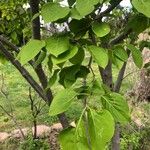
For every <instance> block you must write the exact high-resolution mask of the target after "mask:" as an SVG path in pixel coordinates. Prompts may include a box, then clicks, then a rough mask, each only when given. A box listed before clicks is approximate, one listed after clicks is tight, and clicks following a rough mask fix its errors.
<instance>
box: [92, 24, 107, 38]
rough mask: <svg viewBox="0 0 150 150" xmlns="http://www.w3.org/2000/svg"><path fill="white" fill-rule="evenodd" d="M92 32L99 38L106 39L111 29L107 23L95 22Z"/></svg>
mask: <svg viewBox="0 0 150 150" xmlns="http://www.w3.org/2000/svg"><path fill="white" fill-rule="evenodd" d="M92 30H93V32H94V33H95V34H96V35H97V36H98V37H104V36H106V35H107V34H108V33H109V32H110V27H109V25H108V24H107V23H105V22H102V23H99V22H94V23H93V24H92Z"/></svg>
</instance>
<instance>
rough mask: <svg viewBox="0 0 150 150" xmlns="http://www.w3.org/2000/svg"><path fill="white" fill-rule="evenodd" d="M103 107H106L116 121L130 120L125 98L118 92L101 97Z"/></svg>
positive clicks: (125, 121) (124, 121)
mask: <svg viewBox="0 0 150 150" xmlns="http://www.w3.org/2000/svg"><path fill="white" fill-rule="evenodd" d="M101 100H102V104H103V107H104V109H107V110H108V111H109V112H110V113H111V114H112V116H113V117H114V119H115V121H116V122H120V123H127V122H128V121H129V120H130V115H129V107H128V104H127V102H126V100H125V98H124V97H123V96H122V95H120V94H118V93H110V94H106V95H104V96H102V98H101Z"/></svg>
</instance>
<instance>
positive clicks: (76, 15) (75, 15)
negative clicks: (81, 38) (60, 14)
mask: <svg viewBox="0 0 150 150" xmlns="http://www.w3.org/2000/svg"><path fill="white" fill-rule="evenodd" d="M70 16H71V17H72V18H73V19H77V20H80V19H82V16H81V15H80V13H79V12H78V10H77V9H76V8H75V7H73V8H72V9H71V15H70Z"/></svg>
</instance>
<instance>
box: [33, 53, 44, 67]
mask: <svg viewBox="0 0 150 150" xmlns="http://www.w3.org/2000/svg"><path fill="white" fill-rule="evenodd" d="M45 58H46V52H45V51H41V52H40V55H39V56H38V59H37V60H36V61H35V63H34V68H36V67H37V66H38V65H39V64H41V63H42V62H43V60H44V59H45Z"/></svg>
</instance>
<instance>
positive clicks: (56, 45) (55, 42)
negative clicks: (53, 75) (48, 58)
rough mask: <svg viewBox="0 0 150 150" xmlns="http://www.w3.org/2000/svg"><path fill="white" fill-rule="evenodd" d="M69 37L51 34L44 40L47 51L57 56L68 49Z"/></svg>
mask: <svg viewBox="0 0 150 150" xmlns="http://www.w3.org/2000/svg"><path fill="white" fill-rule="evenodd" d="M69 47H70V45H69V39H68V37H66V36H51V37H50V38H48V39H47V40H46V49H47V51H48V52H49V53H50V54H52V55H54V56H56V57H57V56H58V55H60V54H62V53H63V52H65V51H67V50H68V49H69Z"/></svg>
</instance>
